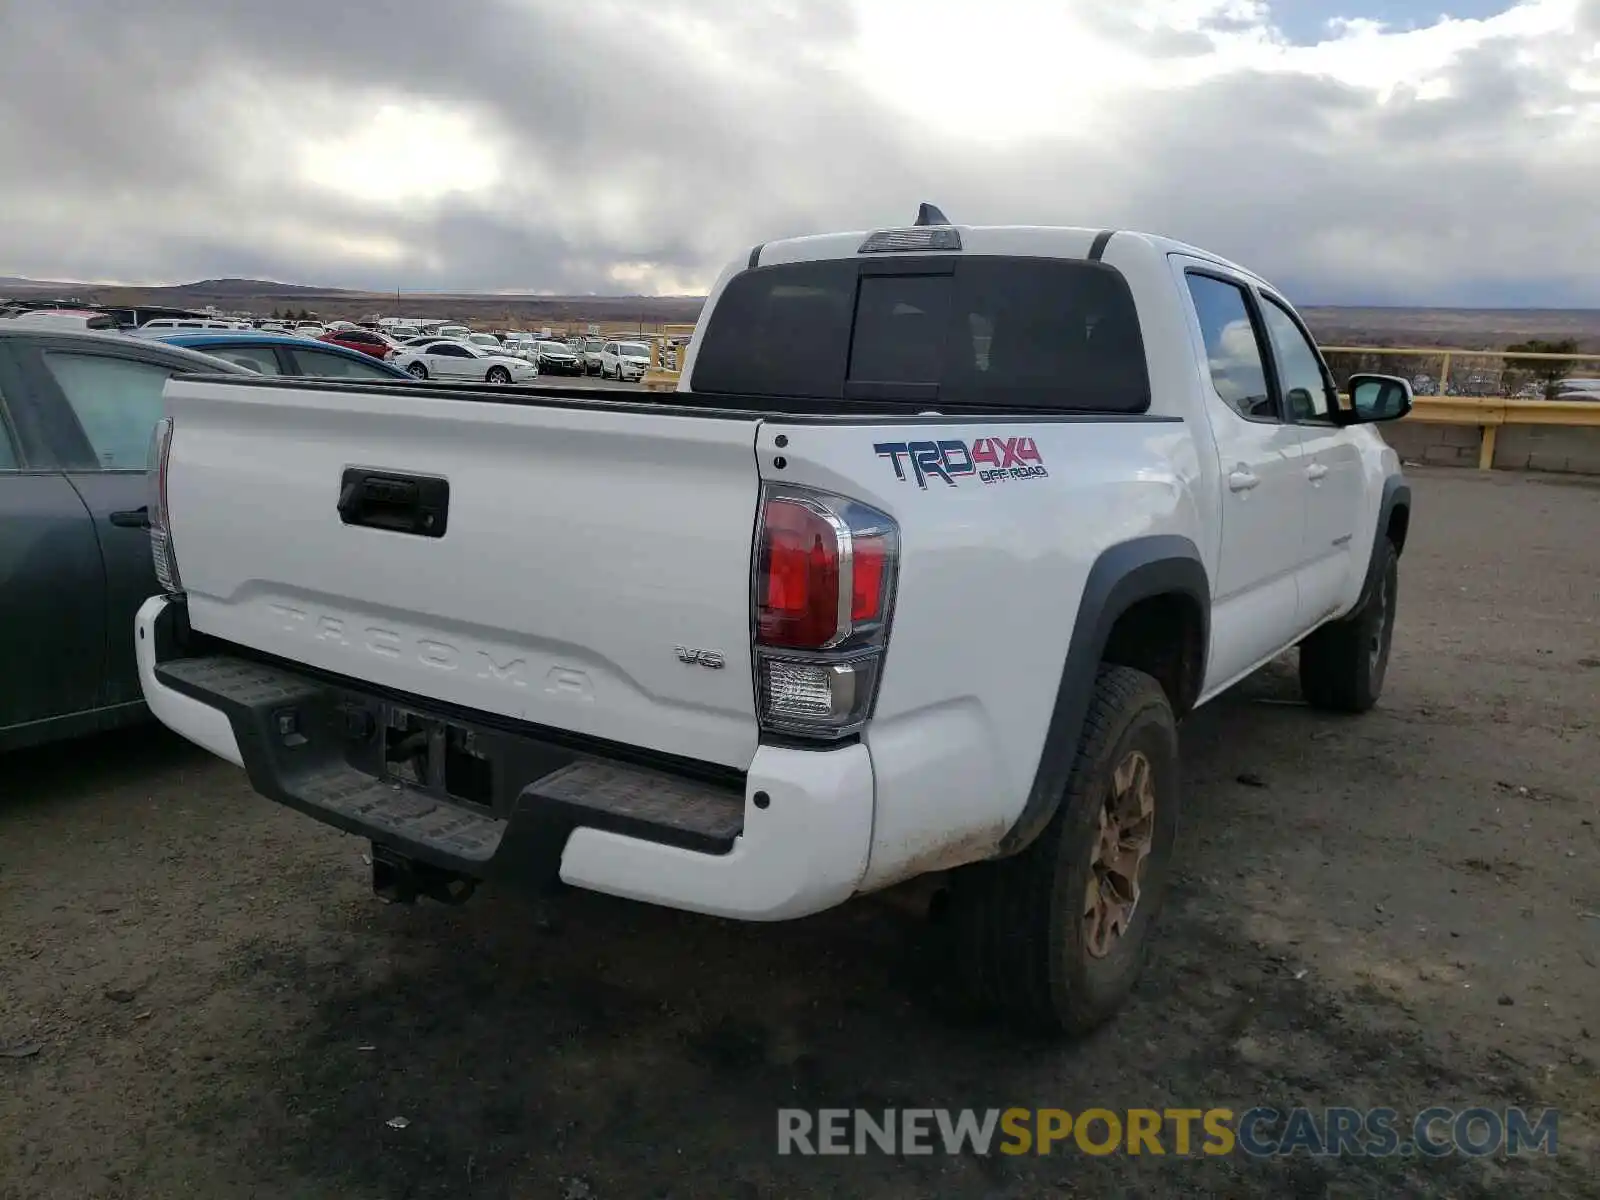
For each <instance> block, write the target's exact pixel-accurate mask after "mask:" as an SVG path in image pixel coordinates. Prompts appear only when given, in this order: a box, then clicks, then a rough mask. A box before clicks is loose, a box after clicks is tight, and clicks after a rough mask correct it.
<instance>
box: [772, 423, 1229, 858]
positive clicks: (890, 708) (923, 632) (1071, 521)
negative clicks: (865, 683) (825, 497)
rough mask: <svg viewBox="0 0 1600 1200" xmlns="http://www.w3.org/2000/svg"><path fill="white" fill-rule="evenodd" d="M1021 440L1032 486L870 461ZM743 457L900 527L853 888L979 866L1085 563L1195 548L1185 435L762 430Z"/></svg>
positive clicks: (945, 428)
mask: <svg viewBox="0 0 1600 1200" xmlns="http://www.w3.org/2000/svg"><path fill="white" fill-rule="evenodd" d="M780 437H781V438H783V439H784V441H783V442H782V443H781V444H780V443H779V442H778V441H777V439H778V438H780ZM1023 438H1026V439H1031V441H1032V444H1033V445H1034V446H1035V447H1036V448H1037V450H1038V454H1039V457H1040V460H1041V464H1040V465H1042V466H1043V468H1044V471H1045V474H1043V475H1034V476H1031V477H1026V478H1017V477H1014V476H1010V475H1007V476H1005V477H1003V478H1001V479H998V480H994V481H991V482H984V481H983V480H982V479H981V478H980V477H979V476H978V475H977V474H971V475H965V476H958V477H955V478H954V479H953V480H952V481H945V480H943V479H940V478H937V477H925V478H923V479H922V480H921V481H920V482H919V480H918V479H917V478H916V476H915V472H913V471H910V470H906V469H905V466H904V461H903V460H902V473H903V475H904V477H903V478H900V477H897V476H896V472H895V469H894V462H893V459H894V455H893V453H892V451H889V450H885V449H884V448H885V447H894V446H899V445H909V444H910V443H914V442H933V443H938V442H944V443H946V444H947V445H948V444H949V443H952V442H959V443H961V444H962V445H963V446H964V447H966V449H967V451H968V453H969V454H970V453H971V452H972V448H973V446H974V443H975V442H977V441H978V439H999V440H1000V442H1001V444H1002V445H1003V444H1004V443H1006V442H1007V441H1008V440H1009V441H1011V442H1012V444H1013V446H1016V445H1019V444H1020V443H1019V442H1018V441H1017V439H1023ZM757 454H758V458H759V460H760V471H761V475H762V478H763V479H764V480H768V481H772V482H786V483H794V484H803V485H808V486H812V487H817V488H823V489H829V490H832V491H835V492H838V493H840V494H843V495H847V496H851V497H853V498H855V499H857V500H860V501H861V502H863V503H866V504H871V505H873V506H874V507H876V508H879V509H881V510H883V511H884V512H886V513H888V514H889V515H891V516H892V517H894V518H895V520H896V521H898V522H899V525H900V537H901V563H900V575H899V581H898V590H897V593H896V597H895V601H894V605H895V607H894V617H893V624H892V626H891V631H890V638H889V645H888V650H887V654H886V658H885V663H884V674H883V681H882V686H881V690H880V692H879V696H878V703H877V708H876V710H875V714H874V717H873V720H872V722H871V724H870V725H869V726H868V728H867V732H866V734H865V740H866V742H867V744H868V746H869V748H870V750H871V753H872V762H873V772H874V776H875V788H876V792H875V805H874V822H873V824H874V827H873V837H872V851H871V857H870V862H869V865H868V869H867V873H866V876H865V878H864V879H863V882H862V889H863V890H873V889H875V888H881V887H885V886H888V885H890V884H893V883H896V882H899V881H900V880H903V879H907V878H910V877H912V876H915V875H919V874H924V873H926V872H929V871H935V870H942V869H946V868H949V867H953V866H957V865H960V864H961V863H964V862H971V861H976V860H978V859H982V858H986V857H989V856H991V855H992V854H993V853H994V851H995V850H996V848H997V847H998V845H999V843H1000V840H1001V838H1002V837H1003V836H1004V835H1005V834H1006V832H1007V830H1008V829H1010V827H1011V826H1012V824H1013V823H1014V822H1015V821H1016V820H1017V818H1018V816H1019V815H1020V814H1021V812H1022V810H1023V807H1024V805H1025V803H1026V801H1027V797H1028V793H1029V790H1030V788H1031V786H1032V783H1033V778H1034V773H1035V771H1036V769H1037V768H1038V765H1039V761H1040V756H1041V753H1042V751H1043V748H1044V739H1045V732H1046V728H1047V726H1048V724H1049V721H1050V716H1051V713H1052V711H1053V710H1054V706H1055V701H1056V696H1057V692H1058V690H1059V688H1060V686H1061V679H1062V670H1063V666H1064V664H1065V661H1066V656H1067V648H1068V643H1069V641H1070V639H1071V637H1072V631H1073V628H1074V624H1075V622H1076V619H1077V615H1078V606H1079V601H1080V598H1081V596H1082V593H1083V590H1084V584H1085V580H1086V578H1087V576H1088V573H1089V570H1090V568H1091V567H1092V566H1093V564H1094V562H1095V560H1096V558H1098V557H1099V555H1100V553H1101V551H1102V550H1104V549H1105V548H1106V547H1108V546H1111V545H1114V544H1117V543H1119V542H1124V541H1128V540H1130V539H1133V538H1137V537H1141V536H1144V535H1147V534H1151V533H1167V534H1181V535H1184V536H1187V537H1189V538H1190V539H1192V540H1195V541H1196V543H1197V544H1199V534H1200V526H1201V517H1200V514H1199V513H1198V512H1197V508H1196V502H1195V500H1194V491H1195V488H1194V483H1195V481H1196V480H1197V479H1198V478H1199V477H1200V465H1199V463H1198V461H1197V455H1196V450H1195V443H1194V440H1193V438H1192V437H1191V435H1190V432H1189V430H1188V427H1187V425H1186V423H1185V422H1184V421H1183V420H1181V419H1178V418H1176V417H1172V416H1158V415H1152V416H1150V417H1148V418H1136V419H1131V420H1128V419H1124V420H1115V419H1112V420H1103V419H1102V420H1096V419H1088V420H1085V419H1066V420H1063V419H1059V418H1051V417H1048V416H1041V417H1038V418H1034V419H1016V418H997V419H970V418H961V419H959V420H957V419H946V418H933V419H918V420H915V421H911V422H906V423H894V422H887V423H884V424H879V425H862V424H852V425H828V424H824V423H816V424H781V423H777V422H773V423H767V424H764V425H763V426H762V430H761V433H760V436H759V439H758V446H757ZM956 458H957V460H959V455H956ZM780 461H781V462H782V464H783V465H782V466H781V467H780V466H779V465H778V464H779V462H780Z"/></svg>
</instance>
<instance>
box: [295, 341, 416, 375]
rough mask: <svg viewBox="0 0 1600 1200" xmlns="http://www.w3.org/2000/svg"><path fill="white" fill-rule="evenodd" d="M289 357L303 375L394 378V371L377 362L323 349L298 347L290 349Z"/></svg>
mask: <svg viewBox="0 0 1600 1200" xmlns="http://www.w3.org/2000/svg"><path fill="white" fill-rule="evenodd" d="M289 357H290V358H292V359H294V363H295V366H297V367H299V368H300V373H301V374H302V375H313V376H316V377H318V378H321V379H393V378H394V375H393V374H392V373H390V372H388V371H385V370H384V369H383V368H381V367H379V366H377V365H376V364H375V363H364V362H361V361H360V360H358V359H354V358H346V357H345V356H344V355H343V354H328V353H327V352H326V351H322V350H301V349H299V348H298V347H296V348H295V349H293V350H290V351H289Z"/></svg>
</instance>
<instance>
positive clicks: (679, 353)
mask: <svg viewBox="0 0 1600 1200" xmlns="http://www.w3.org/2000/svg"><path fill="white" fill-rule="evenodd" d="M694 329H695V327H694V326H693V325H663V326H662V327H661V336H660V337H659V338H654V339H652V340H651V342H650V369H649V370H648V371H646V372H645V373H644V386H645V390H646V391H650V392H674V391H677V390H678V379H679V377H680V375H681V374H682V371H681V367H682V365H683V356H684V355H685V354H687V353H688V352H689V339H690V338H692V337H694ZM667 341H672V342H674V343H676V344H675V346H674V349H673V356H672V360H671V362H670V364H669V363H668V361H667V357H666V346H665V344H664V343H666V342H667Z"/></svg>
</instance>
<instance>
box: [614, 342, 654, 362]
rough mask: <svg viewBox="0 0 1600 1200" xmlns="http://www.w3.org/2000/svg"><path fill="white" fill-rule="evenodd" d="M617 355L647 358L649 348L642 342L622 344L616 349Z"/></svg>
mask: <svg viewBox="0 0 1600 1200" xmlns="http://www.w3.org/2000/svg"><path fill="white" fill-rule="evenodd" d="M617 353H618V354H625V355H627V356H628V357H630V358H649V357H650V347H649V346H646V345H644V344H643V343H642V342H623V343H622V345H620V346H618V347H617Z"/></svg>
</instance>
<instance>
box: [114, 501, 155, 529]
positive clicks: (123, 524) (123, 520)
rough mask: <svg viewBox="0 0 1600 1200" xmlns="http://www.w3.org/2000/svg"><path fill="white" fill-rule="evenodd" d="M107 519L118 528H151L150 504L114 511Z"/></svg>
mask: <svg viewBox="0 0 1600 1200" xmlns="http://www.w3.org/2000/svg"><path fill="white" fill-rule="evenodd" d="M107 519H108V520H109V521H110V522H111V523H112V524H113V525H115V526H116V527H117V528H118V529H149V528H150V506H149V505H148V504H145V505H141V506H140V507H138V508H126V509H123V510H122V511H121V512H114V513H112V514H111V515H110V517H108V518H107Z"/></svg>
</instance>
